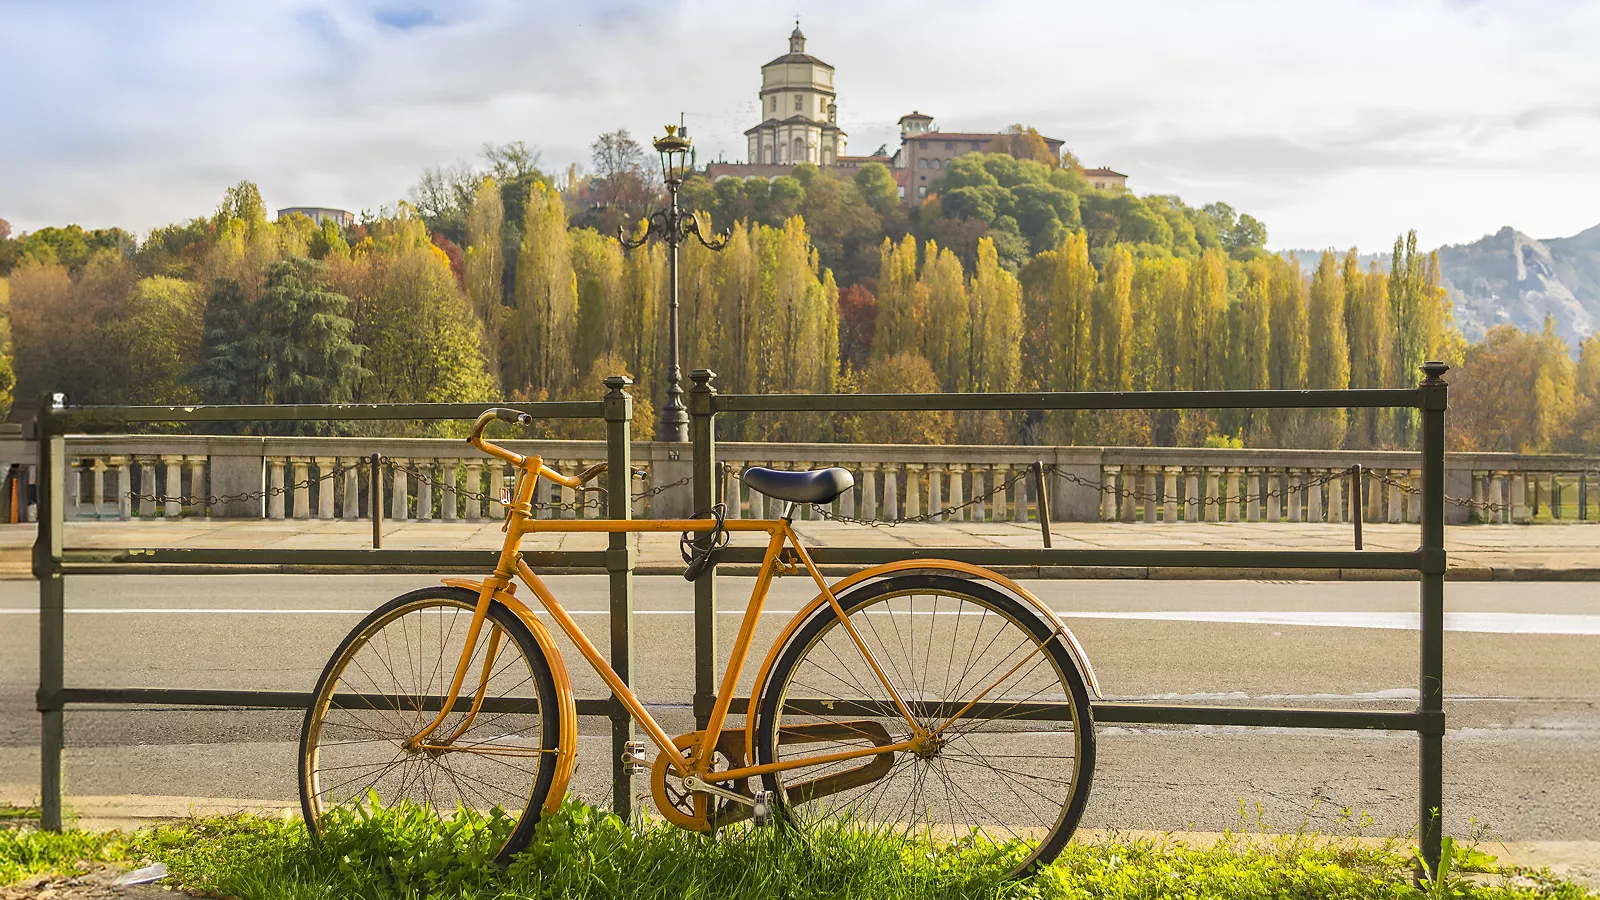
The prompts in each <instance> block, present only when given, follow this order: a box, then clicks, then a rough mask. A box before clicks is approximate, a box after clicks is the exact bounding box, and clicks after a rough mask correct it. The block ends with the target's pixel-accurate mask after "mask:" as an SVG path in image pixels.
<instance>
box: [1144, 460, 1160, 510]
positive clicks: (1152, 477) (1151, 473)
mask: <svg viewBox="0 0 1600 900" xmlns="http://www.w3.org/2000/svg"><path fill="white" fill-rule="evenodd" d="M1159 469H1160V467H1159V466H1140V467H1139V471H1141V472H1143V473H1144V485H1143V490H1141V491H1140V493H1141V494H1142V495H1143V496H1144V521H1145V522H1146V523H1149V522H1154V521H1155V520H1156V472H1157V471H1159Z"/></svg>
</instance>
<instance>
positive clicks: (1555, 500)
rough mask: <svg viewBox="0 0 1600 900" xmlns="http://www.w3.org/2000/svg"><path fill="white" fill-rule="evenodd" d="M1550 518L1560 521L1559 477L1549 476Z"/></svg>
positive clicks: (1555, 475)
mask: <svg viewBox="0 0 1600 900" xmlns="http://www.w3.org/2000/svg"><path fill="white" fill-rule="evenodd" d="M1550 518H1552V519H1555V520H1557V521H1559V520H1560V519H1561V476H1560V475H1557V474H1554V473H1552V474H1551V475H1550Z"/></svg>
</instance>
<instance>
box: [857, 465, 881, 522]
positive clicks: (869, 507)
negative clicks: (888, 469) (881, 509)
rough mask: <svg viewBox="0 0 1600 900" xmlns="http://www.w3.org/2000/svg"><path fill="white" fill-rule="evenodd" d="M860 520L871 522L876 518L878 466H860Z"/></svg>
mask: <svg viewBox="0 0 1600 900" xmlns="http://www.w3.org/2000/svg"><path fill="white" fill-rule="evenodd" d="M860 517H861V518H863V519H866V520H868V521H873V520H876V519H877V518H878V464H877V463H875V462H864V463H862V464H861V516H860Z"/></svg>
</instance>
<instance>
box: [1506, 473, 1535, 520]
mask: <svg viewBox="0 0 1600 900" xmlns="http://www.w3.org/2000/svg"><path fill="white" fill-rule="evenodd" d="M1532 521H1533V514H1532V513H1531V512H1530V511H1529V509H1528V476H1527V475H1526V474H1525V473H1523V472H1512V473H1511V522H1512V524H1514V525H1526V524H1528V523H1529V522H1532Z"/></svg>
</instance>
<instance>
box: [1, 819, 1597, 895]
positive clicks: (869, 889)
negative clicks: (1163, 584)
mask: <svg viewBox="0 0 1600 900" xmlns="http://www.w3.org/2000/svg"><path fill="white" fill-rule="evenodd" d="M508 827H509V823H508V822H507V821H506V820H505V819H503V818H500V817H497V816H492V815H491V816H483V815H479V814H476V813H472V812H462V813H460V814H457V815H455V816H453V817H451V818H450V819H449V820H447V821H440V820H439V819H438V818H437V817H436V816H434V815H432V814H430V813H429V812H427V811H426V810H423V809H420V808H417V807H414V806H409V805H402V806H399V807H394V808H389V809H383V810H378V811H375V812H365V811H362V812H347V813H340V814H336V815H335V816H334V817H332V818H330V819H329V821H328V827H327V828H326V829H325V835H324V837H323V839H322V840H321V841H313V840H312V839H311V838H310V836H309V834H308V832H307V831H306V828H305V826H304V824H303V823H301V822H300V821H299V820H298V819H296V818H292V817H286V818H281V819H274V818H263V817H258V816H244V815H240V816H228V817H221V818H206V819H193V820H189V821H185V822H182V823H178V824H175V825H168V826H161V827H158V828H155V829H152V830H148V831H142V832H139V833H136V834H133V835H126V836H123V835H115V834H112V835H94V834H86V833H83V832H69V833H67V834H64V835H49V834H43V833H40V832H37V831H33V830H30V829H10V830H0V884H4V883H7V882H10V881H14V880H17V879H18V878H22V877H25V876H26V875H28V874H31V873H34V872H41V871H61V870H70V869H71V867H72V865H73V864H74V863H75V862H76V861H77V860H80V859H90V860H116V861H121V862H123V863H125V864H127V865H129V866H132V865H142V864H145V863H147V862H150V861H156V860H159V861H162V862H165V863H166V864H167V866H168V867H169V869H170V870H171V872H172V882H174V883H175V884H176V885H177V886H181V887H184V888H186V889H188V890H191V891H195V892H199V893H204V894H209V895H218V896H231V897H237V898H240V900H289V898H313V897H315V898H325V897H338V898H373V900H377V898H384V900H388V898H422V897H430V898H431V897H440V898H473V900H478V898H485V900H487V898H546V897H548V898H563V900H569V898H570V900H587V898H624V897H626V898H635V897H637V898H646V900H649V898H674V900H676V898H707V900H710V898H716V900H724V898H740V900H769V898H770V900H778V898H784V900H788V898H812V897H841V898H844V897H848V898H860V900H874V898H885V900H888V898H895V900H900V898H984V900H991V898H993V900H1001V898H1007V900H1009V898H1064V900H1077V898H1155V897H1181V898H1228V900H1246V898H1269V897H1270V898H1325V897H1334V898H1350V900H1365V898H1418V900H1422V898H1430V897H1440V898H1445V897H1448V898H1485V900H1488V898H1535V897H1540V898H1546V897H1547V898H1559V900H1579V898H1588V897H1600V895H1591V894H1589V893H1587V892H1585V891H1584V890H1583V889H1582V888H1580V887H1578V886H1576V885H1573V884H1570V883H1564V882H1559V881H1556V880H1554V879H1551V878H1549V877H1546V876H1542V875H1539V874H1537V873H1527V872H1507V873H1504V874H1503V875H1500V876H1496V877H1495V878H1494V879H1493V880H1492V881H1484V880H1481V879H1480V880H1471V881H1469V880H1463V879H1462V878H1461V877H1460V876H1459V875H1454V874H1453V873H1452V872H1451V871H1450V870H1448V869H1446V868H1444V867H1441V872H1440V873H1439V875H1440V879H1439V880H1437V881H1433V882H1425V883H1424V884H1423V885H1422V886H1421V887H1418V886H1416V885H1414V884H1413V883H1412V881H1411V873H1412V865H1413V860H1412V859H1411V858H1410V856H1409V853H1408V851H1407V849H1406V848H1405V847H1403V846H1402V845H1401V844H1399V842H1394V843H1390V844H1385V845H1381V846H1376V847H1374V846H1370V845H1368V846H1357V845H1353V844H1351V843H1349V842H1340V841H1332V840H1327V839H1322V838H1319V837H1318V836H1316V835H1311V834H1307V833H1300V834H1296V835H1287V836H1283V837H1278V838H1273V839H1270V840H1266V841H1262V840H1259V839H1255V838H1256V837H1259V836H1241V837H1238V838H1227V839H1224V840H1223V841H1221V842H1220V843H1218V844H1216V845H1215V846H1211V847H1205V848H1190V847H1184V846H1181V845H1176V844H1172V843H1168V842H1163V841H1159V840H1146V839H1134V838H1129V837H1123V836H1115V835H1113V836H1109V837H1106V838H1104V839H1101V840H1097V841H1079V842H1074V843H1072V844H1070V845H1068V847H1067V849H1066V851H1065V852H1063V854H1062V855H1061V857H1060V858H1059V859H1058V860H1057V861H1056V862H1055V863H1053V864H1051V865H1050V866H1048V867H1046V868H1044V869H1043V870H1042V871H1040V872H1039V873H1038V874H1036V875H1034V876H1032V877H1031V878H1028V879H1026V880H1023V881H1017V882H1004V881H1002V880H1001V879H1000V878H999V873H1000V872H1002V871H1004V870H1005V868H1006V866H1005V865H1004V862H1005V861H1006V860H1007V859H1009V858H1012V856H1013V854H1018V853H1022V852H1025V850H1024V848H1023V847H1022V846H1021V845H1020V844H996V843H993V842H990V841H986V840H982V839H978V838H968V839H965V840H960V841H956V842H954V843H952V844H950V845H946V846H943V847H940V848H939V849H937V850H936V851H935V850H931V849H930V848H929V847H928V846H927V845H926V844H924V843H921V842H918V841H915V840H907V839H903V838H898V837H893V836H886V835H883V834H876V833H872V832H870V831H866V830H863V829H860V828H853V827H851V826H849V825H847V824H841V825H837V826H834V827H831V828H828V829H822V830H811V831H808V832H805V833H803V834H802V833H800V832H797V831H794V830H792V829H785V828H777V827H775V828H762V829H752V828H733V829H728V830H726V831H724V832H722V833H719V834H718V835H716V836H705V835H697V834H690V833H687V832H683V831H680V830H678V829H676V828H673V827H671V826H669V825H666V824H662V823H654V822H644V823H639V824H636V825H635V826H633V827H629V826H628V825H627V824H625V823H624V822H622V821H621V820H620V819H618V818H616V817H614V816H611V815H609V814H607V813H605V812H604V811H601V810H597V809H595V808H592V807H589V806H585V805H583V804H581V803H577V802H570V803H568V804H567V805H566V806H565V807H563V808H562V810H561V811H560V812H559V813H557V814H556V815H553V816H549V817H547V819H546V820H545V822H544V823H542V824H541V825H540V828H539V830H538V833H537V835H536V837H535V839H534V841H533V843H532V845H531V846H530V847H529V849H528V850H527V851H526V852H524V853H522V854H521V855H519V856H518V857H517V858H516V859H515V860H514V861H513V862H512V863H511V865H510V866H509V867H505V868H502V867H498V866H496V865H495V864H494V862H493V854H494V849H495V848H496V847H498V846H499V844H500V842H501V840H502V839H503V837H504V835H505V833H506V829H507V828H508ZM1458 868H1459V867H1458Z"/></svg>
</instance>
